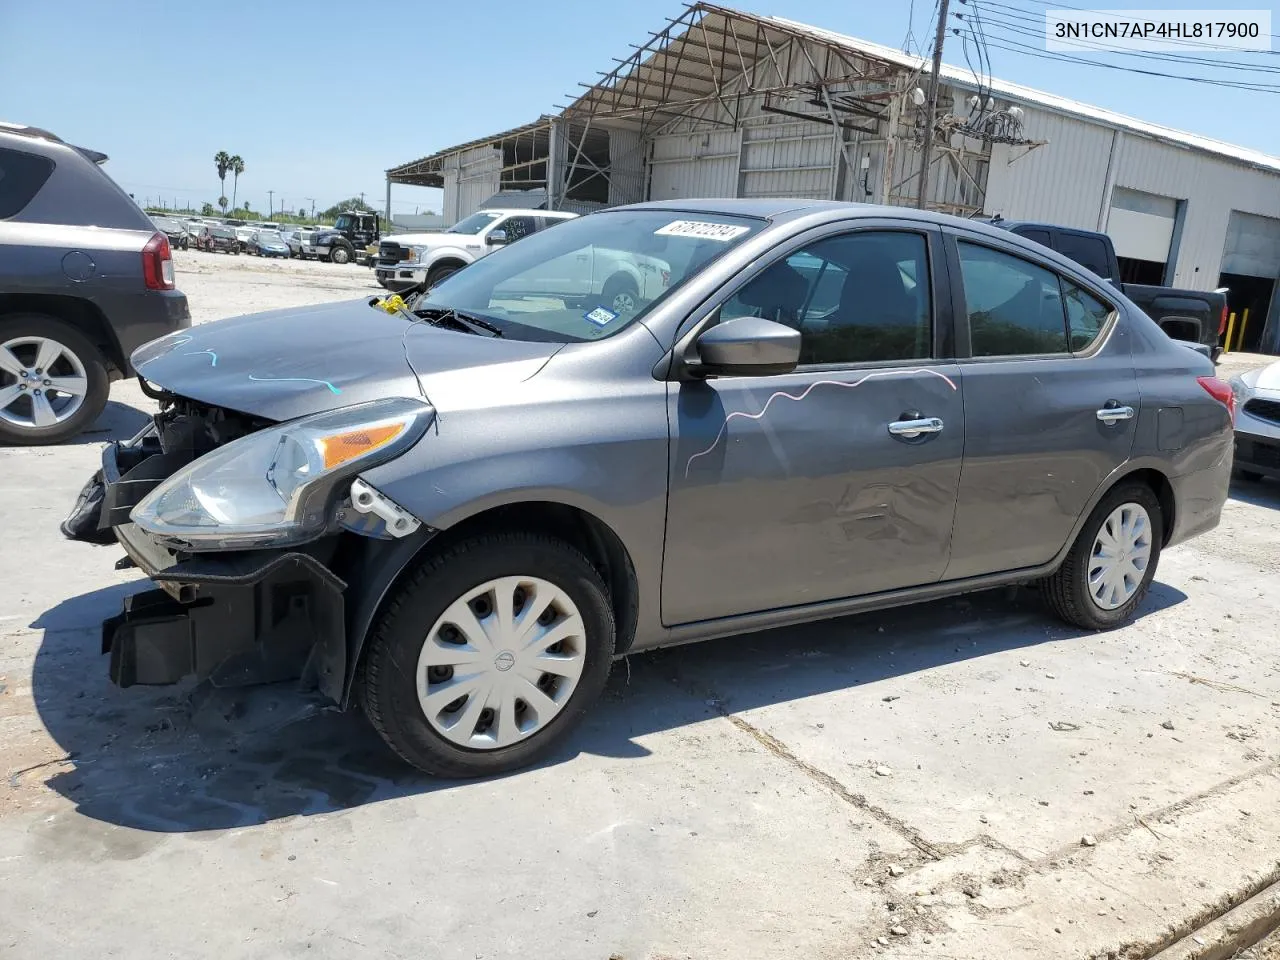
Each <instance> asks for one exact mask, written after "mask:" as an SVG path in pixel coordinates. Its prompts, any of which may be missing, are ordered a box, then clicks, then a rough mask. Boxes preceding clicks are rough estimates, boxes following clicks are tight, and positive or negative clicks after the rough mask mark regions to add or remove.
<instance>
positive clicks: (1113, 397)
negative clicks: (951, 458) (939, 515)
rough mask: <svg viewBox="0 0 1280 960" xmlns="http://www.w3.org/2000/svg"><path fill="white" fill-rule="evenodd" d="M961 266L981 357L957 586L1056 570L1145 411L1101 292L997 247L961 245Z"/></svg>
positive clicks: (974, 384) (976, 366)
mask: <svg viewBox="0 0 1280 960" xmlns="http://www.w3.org/2000/svg"><path fill="white" fill-rule="evenodd" d="M1015 253H1016V254H1017V255H1015ZM955 256H956V260H955V261H953V262H958V269H959V273H960V276H961V278H962V283H961V284H960V285H959V291H958V292H960V293H962V294H963V303H962V304H961V305H960V307H959V313H960V315H961V317H962V318H964V317H967V328H968V336H967V337H965V336H964V332H965V324H964V323H963V322H962V323H961V324H960V325H959V326H960V332H961V340H962V341H963V340H966V339H967V340H968V341H969V344H968V348H967V349H966V344H964V343H963V342H962V343H961V352H967V353H970V354H971V357H970V358H968V359H964V360H962V361H961V363H960V367H961V377H962V379H963V382H964V395H965V438H966V439H965V451H964V472H963V475H962V477H961V480H960V490H959V495H958V498H957V505H956V524H955V535H954V538H953V542H952V560H951V563H950V565H949V566H948V568H947V573H946V577H947V579H948V580H955V579H964V578H966V577H973V576H980V575H982V574H988V573H998V572H1004V571H1008V570H1019V569H1023V568H1025V567H1034V566H1037V565H1039V564H1042V563H1047V562H1048V561H1050V560H1051V559H1053V557H1054V555H1055V554H1057V552H1058V551H1059V550H1060V549H1061V548H1062V547H1063V546H1064V545H1066V542H1067V539H1068V538H1069V537H1070V535H1071V531H1072V529H1073V527H1074V526H1075V523H1076V520H1077V519H1078V518H1079V516H1080V514H1081V513H1082V512H1083V511H1084V509H1085V508H1086V506H1087V505H1088V503H1089V501H1090V498H1092V496H1093V494H1094V492H1095V491H1096V490H1097V489H1098V487H1099V486H1100V485H1101V484H1102V482H1103V481H1104V480H1105V479H1106V478H1107V477H1108V476H1109V475H1110V474H1111V473H1112V471H1114V470H1115V469H1116V468H1117V467H1119V466H1121V465H1122V464H1123V463H1124V462H1125V461H1126V460H1128V459H1129V456H1130V452H1131V450H1132V449H1133V438H1134V427H1135V426H1136V424H1137V422H1138V420H1137V413H1138V409H1139V407H1140V405H1141V396H1140V394H1139V391H1138V382H1137V377H1136V375H1135V373H1134V367H1133V358H1132V356H1131V348H1130V344H1129V340H1128V335H1127V333H1126V331H1125V329H1124V327H1123V325H1122V324H1119V323H1118V322H1117V316H1116V313H1115V310H1114V308H1113V307H1112V305H1111V304H1109V303H1107V302H1106V301H1105V300H1104V299H1103V297H1102V295H1101V291H1100V290H1099V291H1096V292H1091V291H1090V290H1088V289H1085V284H1084V283H1083V282H1076V281H1074V280H1072V279H1071V278H1070V277H1068V276H1067V275H1065V274H1063V275H1060V274H1059V273H1058V272H1057V271H1056V270H1051V269H1049V268H1048V266H1047V265H1045V264H1040V263H1036V262H1034V261H1033V259H1031V258H1030V257H1029V256H1028V255H1027V254H1026V253H1025V252H1024V251H1022V250H1020V249H1019V248H1017V247H1014V246H1012V245H1006V244H1004V243H1002V242H1000V241H996V240H991V239H987V238H982V239H981V240H980V241H979V239H978V238H973V239H972V240H965V239H960V240H959V242H957V243H956V246H955Z"/></svg>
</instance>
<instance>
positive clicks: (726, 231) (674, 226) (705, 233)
mask: <svg viewBox="0 0 1280 960" xmlns="http://www.w3.org/2000/svg"><path fill="white" fill-rule="evenodd" d="M749 229H750V228H749V227H741V226H738V225H736V224H732V223H708V222H707V221H705V220H673V221H672V222H671V223H668V224H667V225H666V226H665V227H659V228H658V229H657V230H655V231H653V233H654V236H657V237H693V238H694V239H697V240H716V241H718V242H720V243H728V242H729V241H730V240H734V239H736V238H738V237H740V236H742V235H743V234H744V233H746V232H747V231H748V230H749Z"/></svg>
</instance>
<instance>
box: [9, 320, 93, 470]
mask: <svg viewBox="0 0 1280 960" xmlns="http://www.w3.org/2000/svg"><path fill="white" fill-rule="evenodd" d="M109 391H110V382H109V380H108V377H107V368H106V362H105V361H104V360H103V357H102V354H101V352H99V350H98V348H97V347H95V346H94V345H93V344H92V343H90V342H89V340H88V339H87V338H86V337H85V336H84V334H82V333H81V332H80V331H79V330H77V329H76V328H75V327H72V326H71V325H69V324H67V323H64V322H63V321H61V320H58V319H56V318H54V317H50V316H46V315H44V314H35V313H28V314H18V315H16V316H11V317H6V318H4V319H0V443H8V444H18V445H23V446H26V445H38V444H49V443H61V442H62V441H63V440H66V439H68V438H69V437H73V436H75V435H76V434H78V433H80V432H81V431H82V430H84V429H85V428H87V427H89V426H90V425H92V424H93V422H94V421H95V420H97V419H98V415H99V414H100V413H102V410H103V408H104V407H106V405H107V395H108V393H109Z"/></svg>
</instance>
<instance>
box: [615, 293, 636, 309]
mask: <svg viewBox="0 0 1280 960" xmlns="http://www.w3.org/2000/svg"><path fill="white" fill-rule="evenodd" d="M635 308H636V298H635V297H633V296H632V295H631V294H630V293H627V292H625V291H624V292H622V293H616V294H614V296H613V309H614V312H615V313H632V312H633V311H634V310H635Z"/></svg>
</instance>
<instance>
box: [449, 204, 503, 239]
mask: <svg viewBox="0 0 1280 960" xmlns="http://www.w3.org/2000/svg"><path fill="white" fill-rule="evenodd" d="M500 216H502V214H500V213H492V212H490V211H487V210H481V211H480V212H479V213H473V214H472V215H471V216H469V217H467V218H466V219H465V220H459V221H458V222H457V223H455V224H454V225H453V226H452V227H450V228H449V229H448V230H446V231H445V233H468V234H471V235H472V236H475V235H476V234H477V233H479V232H480V231H481V230H483V229H484V228H485V227H487V226H488V225H489V224H491V223H493V221H495V220H497V219H498V218H499V217H500Z"/></svg>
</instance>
